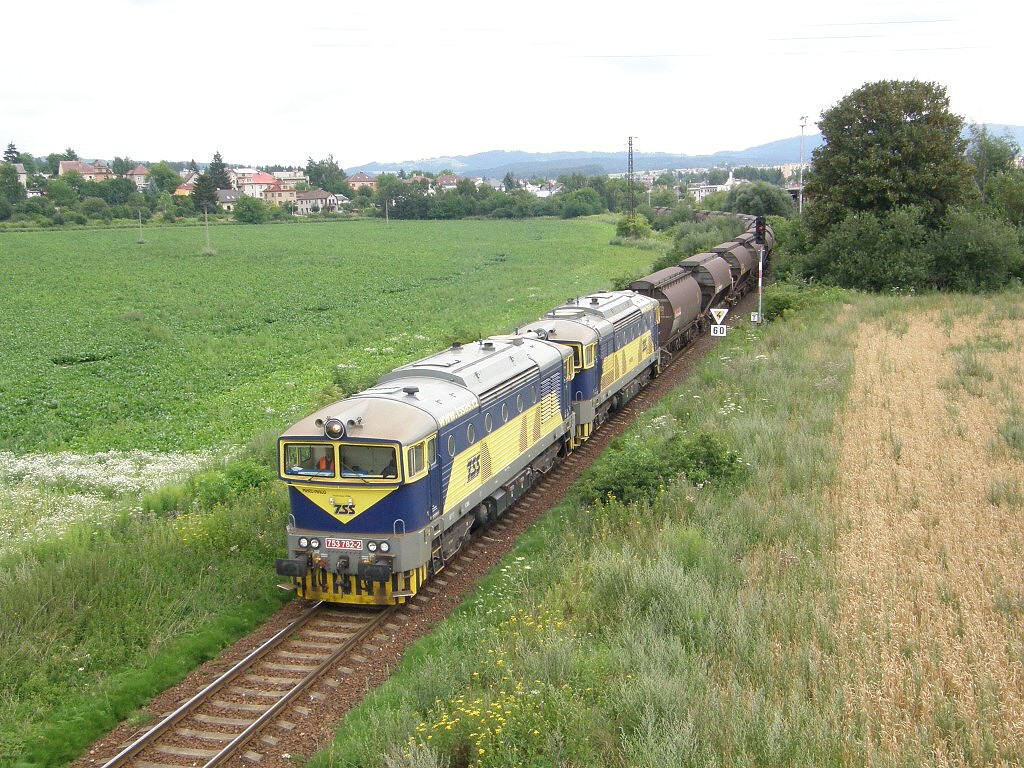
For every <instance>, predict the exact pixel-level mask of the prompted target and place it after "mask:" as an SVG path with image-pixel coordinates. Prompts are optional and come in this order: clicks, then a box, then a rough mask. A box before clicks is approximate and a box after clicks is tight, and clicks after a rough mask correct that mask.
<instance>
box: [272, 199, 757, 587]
mask: <svg viewBox="0 0 1024 768" xmlns="http://www.w3.org/2000/svg"><path fill="white" fill-rule="evenodd" d="M748 218H749V221H748V223H749V224H750V228H749V229H748V230H747V232H745V233H744V234H743V235H741V236H740V237H738V238H736V239H734V240H732V241H730V242H728V243H723V244H721V245H719V246H717V247H716V248H713V249H712V250H711V251H710V252H708V253H703V254H698V255H696V256H692V257H690V258H688V259H685V260H684V261H682V262H681V263H680V264H679V265H678V266H674V267H670V268H668V269H663V270H660V271H658V272H656V273H654V274H652V275H649V276H647V277H645V278H643V279H642V280H637V281H635V282H634V283H632V285H631V286H630V290H625V291H602V292H598V293H593V294H591V295H589V296H585V297H583V298H579V299H576V300H573V301H569V302H567V303H565V304H563V305H561V306H559V307H556V308H555V309H553V310H551V311H550V312H548V313H547V314H546V315H545V316H544V317H542V318H540V319H539V320H537V321H535V322H532V323H530V324H528V325H526V326H524V327H522V328H519V329H517V330H516V331H515V333H513V334H509V335H504V336H491V337H489V338H487V339H482V340H480V341H477V342H473V343H470V344H454V345H453V346H452V347H450V348H449V349H446V350H444V351H443V352H438V353H437V354H434V355H431V356H429V357H426V358H424V359H422V360H417V361H416V362H413V363H409V364H408V365H404V366H402V367H400V368H397V369H395V370H394V371H392V372H391V373H388V374H386V375H385V376H384V377H383V378H381V379H380V381H378V382H377V384H376V385H375V386H373V387H371V388H370V389H367V390H365V391H363V392H359V393H358V394H355V395H353V396H351V397H348V398H346V399H344V400H341V401H340V402H337V403H334V404H332V405H329V406H326V407H324V408H321V409H320V410H318V411H317V412H315V413H313V414H311V415H309V416H308V417H306V418H305V419H302V420H301V421H299V422H298V423H296V424H294V425H293V426H292V427H290V428H289V429H288V430H287V431H286V432H285V433H284V434H283V435H282V436H281V437H280V439H279V441H278V473H279V476H280V478H281V480H282V481H284V482H285V483H286V484H287V487H288V494H289V504H290V511H291V514H290V520H289V524H288V530H287V549H288V557H286V558H283V559H279V560H278V561H277V563H276V569H277V573H278V574H280V575H282V576H287V577H289V578H290V582H289V583H288V584H287V585H283V586H286V587H287V588H289V589H290V588H294V589H295V590H296V592H297V594H298V595H299V596H300V597H302V598H305V599H308V600H323V601H327V602H337V603H346V604H356V605H392V604H398V603H403V602H406V601H408V600H409V599H410V598H412V597H413V596H414V595H416V594H417V593H418V592H419V591H420V590H421V589H422V587H423V585H424V584H425V583H426V582H427V580H428V579H430V578H431V577H432V576H433V575H435V574H437V573H439V572H440V571H442V570H443V569H444V567H445V565H446V564H447V563H448V562H449V561H450V560H451V558H452V557H453V556H454V555H455V553H456V552H458V551H459V549H460V548H461V547H462V545H463V544H465V543H466V541H468V539H469V537H470V535H471V534H472V532H473V531H474V530H475V529H478V528H481V527H486V526H488V525H490V524H491V523H492V522H494V521H495V520H496V519H497V518H498V517H500V516H501V515H502V514H503V513H504V512H505V511H506V510H508V509H509V507H511V506H512V504H514V503H515V502H516V501H517V500H518V499H519V498H520V497H522V496H523V494H525V493H526V491H527V490H529V488H530V487H531V486H532V485H533V484H534V483H535V482H536V481H537V479H538V477H540V476H541V475H543V474H544V473H546V472H548V471H549V470H550V469H552V468H553V467H554V466H555V464H557V463H558V461H559V460H560V459H561V458H562V457H564V456H565V455H567V454H568V453H570V452H571V451H573V450H574V449H576V448H577V447H578V446H580V445H581V444H582V443H584V442H585V441H586V440H588V439H589V438H590V436H591V435H592V434H593V432H594V430H596V429H598V428H599V427H600V425H601V424H602V423H603V422H604V421H605V420H606V419H607V418H608V416H609V414H610V413H611V412H612V411H613V410H616V409H618V408H621V407H622V406H623V405H624V404H625V403H626V402H628V401H629V400H630V399H631V398H632V397H633V396H634V395H636V393H637V392H639V391H640V389H641V388H642V387H643V386H644V385H645V384H646V383H647V382H649V381H650V380H651V379H652V378H653V377H654V376H656V375H657V374H658V372H659V371H660V369H661V366H662V364H663V362H664V360H665V359H666V356H670V355H672V354H673V353H675V352H678V351H679V350H680V349H683V348H684V347H685V346H686V345H687V344H689V343H691V342H692V341H693V339H695V338H696V337H697V336H698V335H699V334H700V333H701V332H703V331H705V330H706V329H707V328H708V327H709V325H710V320H709V316H710V310H711V309H712V308H713V307H717V306H721V305H728V304H734V303H735V302H736V301H737V300H738V299H739V297H740V296H742V295H743V293H745V292H746V291H748V290H749V289H750V288H751V287H752V286H753V285H756V282H757V277H756V274H753V270H755V269H756V268H757V264H758V258H759V255H760V254H759V252H758V249H761V248H763V249H764V251H765V252H766V253H770V251H771V248H772V245H773V244H774V234H773V233H772V232H771V229H770V227H765V226H764V224H763V219H762V220H758V221H757V222H756V223H755V221H754V219H753V217H748ZM759 236H760V237H759ZM755 239H760V240H763V241H764V242H763V244H762V243H755V242H754V240H755Z"/></svg>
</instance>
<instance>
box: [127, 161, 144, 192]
mask: <svg viewBox="0 0 1024 768" xmlns="http://www.w3.org/2000/svg"><path fill="white" fill-rule="evenodd" d="M147 176H149V168H147V167H146V166H144V165H142V164H141V163H139V164H138V165H136V166H135V167H134V168H133V169H132V170H130V171H128V173H126V174H125V175H124V177H125V178H126V179H131V180H132V181H134V182H135V188H136V189H137V190H139V192H141V191H142V190H144V189H145V188H146V184H147V181H146V177H147Z"/></svg>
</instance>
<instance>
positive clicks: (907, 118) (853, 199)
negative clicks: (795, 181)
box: [806, 80, 971, 241]
mask: <svg viewBox="0 0 1024 768" xmlns="http://www.w3.org/2000/svg"><path fill="white" fill-rule="evenodd" d="M818 127H819V128H820V129H821V133H822V137H823V138H824V144H822V146H820V147H818V148H817V149H815V150H814V153H813V156H812V161H813V165H812V168H811V171H810V173H809V174H808V176H807V179H806V196H807V200H808V206H807V208H806V213H807V226H808V230H809V233H810V235H811V239H812V241H817V240H820V239H821V238H823V237H825V236H826V235H827V234H828V232H829V230H831V229H832V228H833V227H835V226H837V225H838V224H839V223H840V222H842V221H844V219H845V218H846V216H847V215H848V214H850V213H861V212H863V213H871V214H876V215H879V216H882V215H885V214H886V213H888V212H890V211H894V210H896V209H898V208H902V207H905V206H919V207H920V210H921V212H922V213H923V216H924V221H925V222H926V223H929V224H935V223H937V222H939V221H940V220H941V218H942V216H943V215H944V214H945V212H946V210H947V209H948V208H949V207H950V206H954V205H958V204H960V203H963V202H965V201H966V199H967V196H968V194H969V190H970V179H971V172H970V167H969V165H968V163H967V160H966V159H965V157H964V150H965V148H966V146H967V141H966V140H965V139H963V138H961V132H962V130H963V120H962V118H960V117H959V116H958V115H955V114H953V113H952V112H950V111H949V99H948V98H947V96H946V89H945V88H944V87H942V86H940V85H938V84H936V83H925V82H921V81H918V80H911V81H899V80H883V81H880V82H876V83H868V84H866V85H864V86H862V87H861V88H859V89H858V90H856V91H854V92H853V93H851V94H849V95H848V96H846V97H845V98H843V99H842V100H840V101H839V102H838V103H837V104H836V105H835V106H834V107H832V108H831V109H828V110H825V111H824V112H822V114H821V119H820V120H819V121H818Z"/></svg>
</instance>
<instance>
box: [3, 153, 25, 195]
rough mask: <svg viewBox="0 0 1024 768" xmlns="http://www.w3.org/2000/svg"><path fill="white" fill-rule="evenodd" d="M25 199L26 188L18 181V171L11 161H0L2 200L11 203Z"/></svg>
mask: <svg viewBox="0 0 1024 768" xmlns="http://www.w3.org/2000/svg"><path fill="white" fill-rule="evenodd" d="M24 199H25V189H24V187H22V186H21V184H20V183H19V182H18V172H17V171H16V170H15V168H14V166H13V165H11V164H10V163H0V200H6V201H7V202H8V203H10V204H11V205H13V204H15V203H17V202H20V201H21V200H24Z"/></svg>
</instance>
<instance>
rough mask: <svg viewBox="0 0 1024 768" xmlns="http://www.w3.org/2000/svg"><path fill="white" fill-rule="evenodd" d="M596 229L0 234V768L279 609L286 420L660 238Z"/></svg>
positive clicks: (52, 750) (484, 226)
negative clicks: (631, 244)
mask: <svg viewBox="0 0 1024 768" xmlns="http://www.w3.org/2000/svg"><path fill="white" fill-rule="evenodd" d="M614 229H615V228H614V224H613V222H611V221H610V220H608V219H600V218H591V219H585V220H574V221H560V220H554V219H549V220H540V219H533V220H529V221H523V222H508V221H458V222H390V223H386V222H382V221H346V222H335V223H321V224H293V225H269V226H219V227H215V228H213V230H212V231H211V232H210V241H211V246H212V249H213V251H214V253H213V254H211V255H203V252H204V250H205V233H204V231H203V229H202V228H199V227H191V228H181V227H166V228H160V227H153V228H149V229H147V230H146V232H145V242H144V243H141V244H140V243H138V242H137V240H138V233H137V230H133V229H123V230H118V229H90V230H78V231H70V230H65V231H46V232H22V233H6V234H2V235H0V270H2V273H3V275H4V278H5V285H4V291H3V298H2V299H0V321H2V326H0V327H2V328H3V332H2V335H0V340H2V341H0V574H3V576H4V578H3V579H2V580H0V582H2V583H0V617H3V620H2V621H0V647H3V648H4V654H3V657H2V658H0V766H6V765H10V764H12V762H14V763H17V762H18V761H19V759H24V760H26V761H27V762H30V763H35V764H38V765H62V764H64V763H66V762H67V761H69V760H71V759H73V758H74V757H75V756H76V755H77V754H79V753H80V751H81V750H82V749H83V748H85V747H86V746H87V745H88V744H89V743H90V742H91V740H92V739H95V738H97V737H98V736H99V735H101V734H102V733H103V732H104V731H105V730H106V729H109V728H111V727H113V725H115V724H116V723H117V721H118V720H119V719H120V718H122V717H125V716H129V715H130V713H131V712H132V711H133V710H134V709H135V708H137V707H138V706H140V705H141V704H142V703H143V702H144V701H145V700H146V699H147V698H148V697H150V696H152V695H153V694H155V693H156V692H158V691H160V690H162V689H163V688H165V687H167V686H168V685H170V684H172V683H173V682H175V681H176V680H178V679H180V677H181V676H183V675H184V674H186V673H187V672H188V671H189V670H190V669H192V668H193V667H194V666H195V665H196V664H197V663H199V662H200V661H202V660H203V659H205V658H209V657H210V656H212V655H214V654H216V653H217V652H218V650H219V649H220V648H221V647H223V645H224V643H225V642H230V640H231V639H233V638H236V637H238V636H239V635H240V634H242V633H244V632H245V631H247V630H248V629H251V628H253V627H254V626H256V625H257V624H258V623H259V622H260V621H262V620H263V618H264V617H265V616H266V615H267V614H268V613H270V612H272V611H273V610H275V609H276V607H277V606H278V605H280V602H281V600H282V599H284V596H283V593H281V592H280V591H279V590H276V589H274V586H273V585H274V583H275V581H276V579H277V576H276V574H275V573H274V572H273V560H274V557H275V556H280V554H281V552H282V549H281V545H282V544H283V541H284V538H283V531H284V524H285V520H286V517H287V508H286V504H285V495H284V492H283V486H282V485H281V484H279V483H276V482H274V471H273V459H272V452H273V448H272V446H273V441H274V438H276V435H277V434H278V433H279V432H280V430H281V429H282V428H283V427H284V426H285V425H287V424H289V423H291V422H293V421H295V420H296V419H297V418H298V417H300V416H301V415H304V414H305V413H307V412H309V411H310V410H312V409H313V408H314V407H315V406H317V405H320V404H323V403H324V402H329V401H330V400H332V399H335V398H338V397H340V396H342V395H343V394H345V393H347V392H351V391H353V390H356V389H358V388H361V387H364V386H367V385H369V384H371V383H372V382H373V381H375V379H376V378H377V377H378V376H379V375H380V374H382V373H384V372H386V371H388V370H390V369H391V368H393V367H395V366H397V365H400V364H403V363H405V362H408V361H409V360H412V359H415V358H417V357H419V356H422V355H425V354H428V353H430V352H433V351H436V350H438V349H441V348H443V347H445V346H447V345H449V344H451V343H452V342H453V341H454V340H456V339H458V340H462V341H469V340H472V339H475V338H477V337H478V336H481V335H483V336H486V335H490V334H495V333H504V332H508V331H510V330H512V329H513V328H514V327H515V326H516V325H517V324H520V323H523V322H526V321H529V320H533V319H536V318H537V317H539V316H540V315H541V314H543V313H544V312H545V311H547V310H548V309H550V308H552V307H554V306H556V305H558V304H560V303H561V302H563V301H565V299H566V298H567V297H569V296H574V295H579V294H582V293H586V292H590V291H593V290H597V289H601V288H607V287H610V286H611V285H612V283H613V282H615V281H617V280H619V279H620V278H622V277H625V276H630V275H639V274H643V273H644V272H645V271H646V270H647V269H648V267H649V265H650V264H651V262H652V261H653V260H654V259H655V258H657V255H658V254H657V253H652V252H651V251H650V250H639V249H634V248H625V247H621V246H616V245H612V244H611V241H612V238H613V237H614V234H615V232H614ZM666 247H667V244H666ZM127 552H130V553H131V556H130V557H127V556H126V553H127ZM56 690H60V691H61V696H60V697H59V700H55V697H54V691H56ZM71 722H74V723H75V725H74V727H68V726H67V724H68V723H71Z"/></svg>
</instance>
